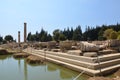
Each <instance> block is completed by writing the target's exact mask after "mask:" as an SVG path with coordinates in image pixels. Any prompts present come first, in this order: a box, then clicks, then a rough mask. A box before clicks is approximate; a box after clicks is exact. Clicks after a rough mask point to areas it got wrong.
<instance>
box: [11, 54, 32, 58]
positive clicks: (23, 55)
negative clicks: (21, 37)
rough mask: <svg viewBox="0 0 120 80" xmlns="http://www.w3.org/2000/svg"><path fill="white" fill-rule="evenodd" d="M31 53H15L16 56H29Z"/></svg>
mask: <svg viewBox="0 0 120 80" xmlns="http://www.w3.org/2000/svg"><path fill="white" fill-rule="evenodd" d="M29 55H30V54H27V53H16V54H14V55H13V57H14V58H26V57H28V56H29Z"/></svg>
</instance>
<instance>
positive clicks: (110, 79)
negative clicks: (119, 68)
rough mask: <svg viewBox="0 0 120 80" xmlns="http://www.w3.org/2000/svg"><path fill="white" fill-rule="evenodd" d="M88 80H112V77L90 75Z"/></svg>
mask: <svg viewBox="0 0 120 80" xmlns="http://www.w3.org/2000/svg"><path fill="white" fill-rule="evenodd" d="M88 80H114V79H112V78H106V77H91V78H89V79H88Z"/></svg>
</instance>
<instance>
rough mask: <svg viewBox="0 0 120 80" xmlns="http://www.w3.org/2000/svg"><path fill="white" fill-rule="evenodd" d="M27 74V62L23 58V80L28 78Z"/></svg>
mask: <svg viewBox="0 0 120 80" xmlns="http://www.w3.org/2000/svg"><path fill="white" fill-rule="evenodd" d="M27 77H28V74H27V63H26V60H24V78H25V79H24V80H28V78H27Z"/></svg>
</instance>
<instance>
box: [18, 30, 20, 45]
mask: <svg viewBox="0 0 120 80" xmlns="http://www.w3.org/2000/svg"><path fill="white" fill-rule="evenodd" d="M18 43H19V44H20V31H18Z"/></svg>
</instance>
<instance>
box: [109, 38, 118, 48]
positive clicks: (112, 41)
mask: <svg viewBox="0 0 120 80" xmlns="http://www.w3.org/2000/svg"><path fill="white" fill-rule="evenodd" d="M107 43H108V46H110V47H116V46H120V40H107Z"/></svg>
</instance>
